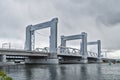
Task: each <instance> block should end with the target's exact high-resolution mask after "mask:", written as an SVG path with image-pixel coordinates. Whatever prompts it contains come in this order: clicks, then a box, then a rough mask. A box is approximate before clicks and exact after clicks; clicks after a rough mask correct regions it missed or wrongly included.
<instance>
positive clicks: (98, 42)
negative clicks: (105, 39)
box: [87, 40, 102, 63]
mask: <svg viewBox="0 0 120 80" xmlns="http://www.w3.org/2000/svg"><path fill="white" fill-rule="evenodd" d="M87 45H97V50H98V62H99V63H100V62H102V60H101V40H97V41H93V42H88V43H87Z"/></svg>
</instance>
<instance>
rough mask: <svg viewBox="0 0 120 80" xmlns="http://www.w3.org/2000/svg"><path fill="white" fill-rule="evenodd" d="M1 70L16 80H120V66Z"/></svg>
mask: <svg viewBox="0 0 120 80" xmlns="http://www.w3.org/2000/svg"><path fill="white" fill-rule="evenodd" d="M0 69H2V70H4V71H5V72H6V73H7V74H8V75H9V76H11V77H12V78H13V79H14V80H120V64H112V65H109V64H61V65H14V66H13V65H12V66H5V67H0Z"/></svg>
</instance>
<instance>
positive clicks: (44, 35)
mask: <svg viewBox="0 0 120 80" xmlns="http://www.w3.org/2000/svg"><path fill="white" fill-rule="evenodd" d="M36 33H37V34H39V35H40V36H43V37H48V36H47V35H46V34H41V33H39V32H37V31H36Z"/></svg>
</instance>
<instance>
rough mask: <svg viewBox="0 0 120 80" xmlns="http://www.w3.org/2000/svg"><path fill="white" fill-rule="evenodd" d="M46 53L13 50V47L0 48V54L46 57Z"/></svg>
mask: <svg viewBox="0 0 120 80" xmlns="http://www.w3.org/2000/svg"><path fill="white" fill-rule="evenodd" d="M48 54H49V53H45V52H36V51H26V50H15V49H0V55H13V56H41V57H47V56H48Z"/></svg>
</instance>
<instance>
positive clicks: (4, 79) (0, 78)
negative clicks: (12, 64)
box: [0, 70, 13, 80]
mask: <svg viewBox="0 0 120 80" xmlns="http://www.w3.org/2000/svg"><path fill="white" fill-rule="evenodd" d="M0 80H13V79H12V78H11V77H9V76H7V74H5V73H4V72H3V71H1V70H0Z"/></svg>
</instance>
